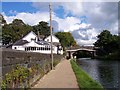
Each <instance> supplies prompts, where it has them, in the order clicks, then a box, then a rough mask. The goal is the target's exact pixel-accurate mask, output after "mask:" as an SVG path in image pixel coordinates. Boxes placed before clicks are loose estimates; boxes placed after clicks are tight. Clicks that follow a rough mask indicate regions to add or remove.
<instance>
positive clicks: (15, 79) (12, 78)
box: [1, 65, 29, 89]
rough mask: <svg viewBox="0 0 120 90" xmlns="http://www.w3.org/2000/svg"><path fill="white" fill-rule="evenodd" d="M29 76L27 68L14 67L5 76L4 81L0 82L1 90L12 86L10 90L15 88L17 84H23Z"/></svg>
mask: <svg viewBox="0 0 120 90" xmlns="http://www.w3.org/2000/svg"><path fill="white" fill-rule="evenodd" d="M28 76H29V71H28V69H27V68H24V67H21V66H19V65H17V66H16V68H15V69H13V70H12V71H11V72H9V73H7V74H6V75H5V79H4V80H3V81H2V85H1V86H2V87H1V88H2V89H5V88H10V87H11V86H10V85H11V84H12V88H15V87H14V85H15V84H18V83H19V86H20V84H21V83H23V82H25V80H26V79H27V78H28Z"/></svg>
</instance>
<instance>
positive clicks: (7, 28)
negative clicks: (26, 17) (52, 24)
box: [2, 19, 50, 45]
mask: <svg viewBox="0 0 120 90" xmlns="http://www.w3.org/2000/svg"><path fill="white" fill-rule="evenodd" d="M30 31H34V32H35V33H36V34H38V31H39V33H40V34H41V35H44V36H48V35H50V30H49V26H48V23H47V22H44V21H41V22H39V24H38V25H35V26H29V25H26V24H25V23H24V22H23V21H22V20H20V19H14V20H13V21H12V23H10V24H5V25H4V26H3V27H2V41H3V45H7V44H10V43H14V42H16V41H17V40H19V39H20V38H21V37H23V36H24V35H26V34H27V33H28V32H30Z"/></svg>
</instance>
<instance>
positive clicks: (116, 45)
mask: <svg viewBox="0 0 120 90" xmlns="http://www.w3.org/2000/svg"><path fill="white" fill-rule="evenodd" d="M94 45H95V46H96V47H99V48H100V49H99V51H98V55H103V56H104V55H109V54H110V53H114V52H118V51H119V50H120V36H117V35H112V34H111V33H110V32H109V31H108V30H103V32H101V33H100V34H99V35H98V40H97V41H96V42H95V43H94Z"/></svg>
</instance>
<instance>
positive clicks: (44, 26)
mask: <svg viewBox="0 0 120 90" xmlns="http://www.w3.org/2000/svg"><path fill="white" fill-rule="evenodd" d="M33 30H34V32H35V33H36V34H37V33H38V31H39V33H40V35H44V36H45V37H47V36H49V35H50V27H49V26H48V23H47V22H44V21H41V22H39V24H38V25H35V26H33Z"/></svg>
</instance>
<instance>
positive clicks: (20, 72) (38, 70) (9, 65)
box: [2, 49, 63, 88]
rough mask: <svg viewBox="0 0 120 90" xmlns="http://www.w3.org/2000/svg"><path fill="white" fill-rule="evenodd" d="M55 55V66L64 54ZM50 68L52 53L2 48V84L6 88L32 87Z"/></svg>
mask: <svg viewBox="0 0 120 90" xmlns="http://www.w3.org/2000/svg"><path fill="white" fill-rule="evenodd" d="M53 56H54V66H55V65H56V64H57V63H58V62H59V61H60V60H61V59H62V58H63V56H62V55H56V54H55V55H53ZM50 70H51V55H50V54H40V53H33V52H25V51H17V50H11V49H2V76H3V83H2V84H3V87H5V88H20V87H23V88H25V87H30V86H31V85H33V84H34V82H36V81H37V80H38V79H40V78H41V77H42V76H43V75H44V74H46V73H47V72H49V71H50ZM6 78H9V79H11V81H10V80H6ZM21 78H22V79H21ZM5 83H7V85H6V84H5ZM4 84H5V85H4Z"/></svg>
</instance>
